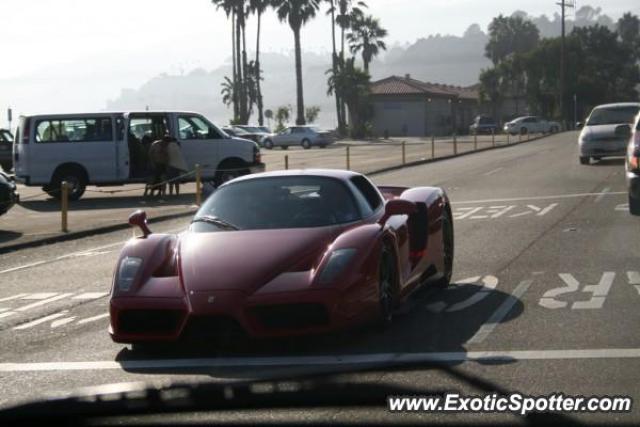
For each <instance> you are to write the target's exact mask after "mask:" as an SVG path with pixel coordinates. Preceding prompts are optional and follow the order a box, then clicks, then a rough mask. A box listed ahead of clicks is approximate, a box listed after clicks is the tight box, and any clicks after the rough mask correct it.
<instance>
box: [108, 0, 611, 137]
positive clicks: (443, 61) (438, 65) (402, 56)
mask: <svg viewBox="0 0 640 427" xmlns="http://www.w3.org/2000/svg"><path fill="white" fill-rule="evenodd" d="M513 15H519V16H522V17H524V18H525V19H529V20H531V21H532V22H534V23H535V24H536V25H537V26H538V28H539V29H540V34H541V36H542V37H556V36H558V35H559V34H560V16H559V15H558V14H556V15H554V17H553V19H549V18H548V17H547V16H545V15H542V16H539V17H533V16H530V15H527V13H526V12H523V11H516V12H514V14H513ZM594 24H600V25H605V26H607V27H609V28H614V27H615V22H614V21H613V20H612V19H611V18H610V17H608V16H606V15H603V14H602V11H601V9H599V8H597V9H594V8H592V7H590V6H583V7H581V8H580V9H578V10H577V11H575V14H574V16H573V18H571V17H569V18H568V19H567V32H570V31H571V29H572V28H573V27H574V26H580V27H582V26H589V25H594ZM487 41H488V36H487V34H486V33H485V32H484V31H482V29H481V28H480V26H479V25H478V24H473V25H471V26H470V27H469V28H468V29H467V31H465V33H464V34H463V35H462V36H461V37H459V36H451V35H440V34H437V35H431V36H428V37H426V38H421V39H418V40H416V41H415V42H414V43H412V44H407V45H405V46H399V45H396V46H392V47H391V48H390V49H389V50H388V51H387V52H386V53H385V54H384V55H383V56H382V57H381V58H379V59H377V60H375V61H374V62H373V63H372V65H371V72H372V78H373V79H374V80H377V79H381V78H384V77H388V76H390V75H394V74H395V75H401V76H404V75H405V74H411V75H412V77H415V78H416V79H419V80H424V81H430V82H437V83H446V84H454V85H462V86H467V85H472V84H475V83H477V81H478V75H479V73H480V71H481V70H482V69H483V68H487V67H489V66H491V63H490V61H489V60H488V59H487V58H485V57H484V47H485V45H486V43H487ZM250 56H252V54H250ZM261 62H262V67H263V70H264V82H263V85H262V88H263V94H264V100H265V108H271V109H274V110H275V109H276V108H277V107H278V106H280V105H291V106H292V107H294V106H295V74H294V66H293V64H294V58H293V54H289V55H284V54H277V53H265V54H263V55H262V57H261ZM303 67H304V69H303V76H304V98H305V104H306V105H307V106H309V105H318V106H320V108H321V113H320V116H319V119H318V122H319V124H320V125H322V126H327V127H333V126H335V120H334V112H333V111H334V107H335V104H334V101H333V99H332V98H331V97H328V96H327V94H326V90H327V85H326V80H327V76H326V74H325V72H326V70H328V69H329V68H330V67H331V55H330V53H328V52H327V53H324V54H318V53H311V52H304V54H303ZM230 75H231V63H230V61H228V63H227V64H226V65H225V66H222V67H219V68H217V69H215V70H212V71H206V70H203V69H196V70H193V71H192V72H190V73H188V74H184V75H168V74H161V75H159V76H157V77H154V78H153V79H151V80H149V81H148V82H146V83H145V84H143V85H142V86H141V87H140V88H138V89H123V90H122V91H121V93H120V95H119V96H118V97H117V98H115V99H113V100H110V101H109V102H107V109H109V110H119V109H144V108H145V107H146V106H149V107H150V108H151V109H185V110H194V111H200V112H202V113H204V114H206V115H207V116H208V117H210V118H211V119H212V120H213V121H215V122H216V123H218V124H220V125H224V124H226V123H228V121H229V119H230V118H231V116H232V112H231V110H230V109H229V108H227V107H226V106H224V105H223V104H222V97H221V95H220V89H221V86H220V85H221V83H222V82H223V80H224V76H230ZM253 119H254V120H255V119H256V114H255V113H254V115H253Z"/></svg>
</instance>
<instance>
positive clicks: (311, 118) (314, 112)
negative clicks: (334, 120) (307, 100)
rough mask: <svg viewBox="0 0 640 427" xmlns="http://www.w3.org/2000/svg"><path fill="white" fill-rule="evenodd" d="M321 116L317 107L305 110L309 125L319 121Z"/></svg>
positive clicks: (313, 106)
mask: <svg viewBox="0 0 640 427" xmlns="http://www.w3.org/2000/svg"><path fill="white" fill-rule="evenodd" d="M319 114H320V107H318V106H317V105H312V106H311V107H307V109H306V110H305V116H306V118H307V123H314V122H315V121H316V120H317V119H318V115H319Z"/></svg>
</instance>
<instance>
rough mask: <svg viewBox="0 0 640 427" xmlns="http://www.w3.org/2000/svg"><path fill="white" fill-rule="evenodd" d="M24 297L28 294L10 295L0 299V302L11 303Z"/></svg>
mask: <svg viewBox="0 0 640 427" xmlns="http://www.w3.org/2000/svg"><path fill="white" fill-rule="evenodd" d="M26 295H29V294H17V295H12V296H10V297H5V298H0V302H4V301H11V300H14V299H18V298H22V297H24V296H26Z"/></svg>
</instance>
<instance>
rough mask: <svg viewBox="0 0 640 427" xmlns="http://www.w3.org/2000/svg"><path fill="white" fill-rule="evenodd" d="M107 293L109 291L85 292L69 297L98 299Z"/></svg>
mask: <svg viewBox="0 0 640 427" xmlns="http://www.w3.org/2000/svg"><path fill="white" fill-rule="evenodd" d="M107 295H109V292H85V293H83V294H80V295H76V296H75V297H73V298H71V299H98V298H102V297H104V296H107Z"/></svg>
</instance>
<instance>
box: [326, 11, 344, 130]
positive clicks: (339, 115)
mask: <svg viewBox="0 0 640 427" xmlns="http://www.w3.org/2000/svg"><path fill="white" fill-rule="evenodd" d="M327 1H328V2H329V5H330V6H329V10H328V11H327V14H328V15H331V44H332V47H333V53H332V56H331V59H332V60H331V67H332V69H333V74H337V73H338V51H337V49H336V0H327ZM334 97H335V99H336V116H337V119H338V133H339V134H340V135H344V114H343V113H342V111H341V107H342V105H343V104H342V102H340V94H339V93H338V92H337V91H336V92H334Z"/></svg>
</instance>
